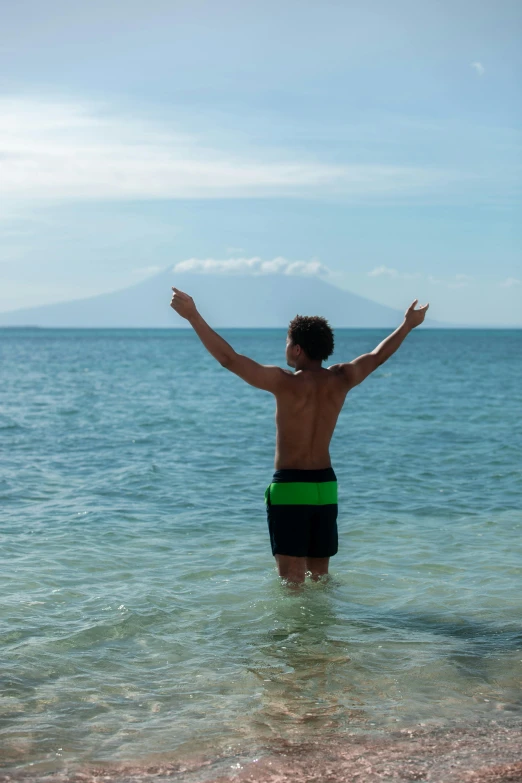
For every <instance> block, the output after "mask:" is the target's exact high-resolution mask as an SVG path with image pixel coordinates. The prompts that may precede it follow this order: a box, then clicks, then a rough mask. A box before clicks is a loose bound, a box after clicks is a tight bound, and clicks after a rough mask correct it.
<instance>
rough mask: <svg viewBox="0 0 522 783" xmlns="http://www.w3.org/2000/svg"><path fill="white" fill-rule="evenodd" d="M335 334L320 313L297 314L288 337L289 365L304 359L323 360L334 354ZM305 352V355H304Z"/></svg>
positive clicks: (294, 364) (287, 357)
mask: <svg viewBox="0 0 522 783" xmlns="http://www.w3.org/2000/svg"><path fill="white" fill-rule="evenodd" d="M333 350H334V335H333V331H332V329H331V327H330V324H329V323H328V321H327V320H326V318H321V316H320V315H296V317H295V318H294V319H293V320H292V321H290V325H289V327H288V335H287V339H286V361H287V364H288V366H289V367H296V366H297V363H299V364H302V363H303V360H305V363H306V360H308V361H312V362H319V363H320V362H323V361H325V359H328V357H329V356H331V355H332V353H333ZM303 354H304V355H303Z"/></svg>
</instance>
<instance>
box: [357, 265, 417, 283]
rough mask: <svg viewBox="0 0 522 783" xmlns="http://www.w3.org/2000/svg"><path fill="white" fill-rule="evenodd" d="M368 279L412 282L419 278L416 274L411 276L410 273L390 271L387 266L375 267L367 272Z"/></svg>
mask: <svg viewBox="0 0 522 783" xmlns="http://www.w3.org/2000/svg"><path fill="white" fill-rule="evenodd" d="M368 276H369V277H394V278H397V279H400V280H414V279H416V278H419V277H420V274H419V273H418V272H416V273H414V274H411V273H410V272H399V271H398V270H397V269H392V268H391V267H389V266H377V267H375V269H372V271H371V272H368Z"/></svg>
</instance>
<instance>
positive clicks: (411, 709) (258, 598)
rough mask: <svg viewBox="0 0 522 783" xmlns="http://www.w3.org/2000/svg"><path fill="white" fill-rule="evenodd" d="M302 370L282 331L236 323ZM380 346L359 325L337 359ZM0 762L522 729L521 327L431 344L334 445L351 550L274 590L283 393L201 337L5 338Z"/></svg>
mask: <svg viewBox="0 0 522 783" xmlns="http://www.w3.org/2000/svg"><path fill="white" fill-rule="evenodd" d="M223 334H224V336H225V337H226V338H227V339H229V340H230V342H231V343H232V344H233V346H234V347H235V348H236V349H237V350H238V351H240V352H243V353H247V354H248V355H251V356H252V357H253V358H255V359H257V360H259V361H261V362H264V363H275V364H281V365H283V363H284V338H285V335H284V331H283V330H273V331H272V330H267V331H251V332H241V331H235V330H231V331H227V332H223ZM385 334H386V333H385V332H382V331H380V330H375V331H373V330H361V331H355V330H339V331H338V332H337V333H336V345H337V348H336V353H335V355H334V356H333V357H332V359H331V361H332V363H334V362H336V361H342V360H349V359H351V358H353V357H354V356H356V355H358V354H360V353H362V352H364V351H367V350H371V348H373V347H374V346H375V345H376V344H377V343H378V342H379V341H380V340H381V339H382V338H383V337H384V336H385ZM0 343H1V361H2V384H1V387H0V405H1V408H0V412H1V413H0V441H1V446H2V471H1V476H0V503H1V543H2V549H1V551H2V568H1V574H0V585H1V591H2V596H3V599H4V600H3V602H2V608H1V615H0V638H1V643H2V651H3V663H2V667H1V670H0V676H1V700H0V721H1V723H0V731H1V733H0V742H1V745H2V748H3V764H4V766H5V767H9V766H11V765H12V766H15V767H17V769H18V770H20V771H29V770H31V769H32V770H40V771H42V772H45V771H54V770H60V768H64V766H67V765H69V766H70V765H71V764H72V763H90V762H92V761H97V762H113V763H114V762H121V761H131V760H139V759H142V758H150V757H151V756H154V755H155V754H159V755H160V756H161V757H162V758H178V759H179V758H184V757H189V756H193V755H194V754H196V755H197V754H198V753H204V754H205V755H206V757H207V758H212V756H214V757H215V758H216V759H217V758H218V757H221V756H223V755H224V756H227V754H228V755H229V756H231V757H232V756H234V755H236V756H240V755H241V754H244V753H246V754H247V755H248V754H249V755H250V756H252V755H255V753H256V752H258V751H259V752H261V750H262V749H263V748H264V747H266V746H267V743H268V744H269V743H270V742H272V741H273V740H275V739H277V740H280V739H283V740H287V741H290V742H306V741H308V740H309V739H311V738H313V737H316V736H317V734H318V732H319V733H320V734H321V736H322V737H327V736H332V737H333V736H335V737H342V736H344V735H346V734H347V733H350V732H352V733H353V732H356V733H357V732H367V731H372V732H374V731H377V732H379V731H382V732H387V731H388V732H389V731H391V730H400V728H401V727H402V726H412V725H418V726H419V727H420V726H424V727H428V728H429V727H445V726H449V725H451V724H452V722H454V721H458V722H461V723H462V722H464V723H465V722H466V721H468V722H473V721H477V720H478V721H482V720H484V721H489V720H491V719H494V720H496V721H499V720H500V721H501V720H502V719H503V718H504V717H505V718H506V719H510V720H511V719H515V718H518V717H520V716H522V688H521V683H522V629H521V616H522V612H521V599H520V594H521V587H522V579H521V572H520V562H521V554H522V539H521V535H520V533H521V529H522V512H521V508H522V477H521V472H520V465H521V464H522V425H521V421H522V418H521V417H520V402H521V384H520V366H519V365H518V366H517V364H516V363H515V361H514V357H516V356H520V349H521V347H522V331H465V330H462V331H430V330H424V331H422V330H420V331H416V332H414V333H412V334H411V335H410V336H409V337H408V339H407V341H406V342H405V343H404V345H403V346H402V347H401V349H400V351H399V352H398V353H397V354H395V355H394V356H393V357H392V358H391V359H390V360H389V361H388V362H387V363H386V364H385V365H383V366H382V367H381V368H380V370H378V371H377V372H376V373H374V375H373V376H372V377H370V378H369V379H368V380H367V381H365V383H363V384H362V385H361V386H360V387H358V388H357V389H355V390H353V391H352V392H351V393H350V395H349V396H348V399H347V403H346V405H345V408H344V410H343V412H342V414H341V417H340V420H339V424H338V428H337V432H336V434H335V436H334V440H333V442H332V449H331V454H332V463H333V466H334V468H335V471H336V473H337V477H338V480H339V504H340V510H339V531H340V536H339V541H340V551H339V554H338V555H337V556H336V557H335V558H333V559H332V563H331V572H332V576H331V579H330V581H329V582H327V583H325V584H307V585H306V586H305V588H304V589H302V590H300V591H292V590H289V589H288V588H287V587H285V586H284V585H281V584H280V583H279V580H278V578H277V575H276V573H275V570H274V567H273V561H272V557H271V554H270V547H269V539H268V531H267V526H266V516H265V509H264V505H263V493H264V489H265V487H266V486H267V484H268V483H269V482H270V477H271V474H272V472H273V467H272V465H273V447H274V421H273V399H272V397H271V396H270V395H269V394H267V393H266V392H262V391H259V390H256V389H253V388H252V387H250V386H248V385H246V384H245V383H244V382H242V381H241V380H239V379H238V378H236V377H235V376H233V375H231V374H229V373H228V372H227V371H226V370H224V369H223V368H221V367H220V366H219V365H218V364H217V363H215V362H214V360H212V358H211V357H209V356H208V355H207V354H206V353H205V351H204V349H203V348H202V347H201V346H200V344H199V342H198V341H197V338H195V337H194V335H193V334H191V333H188V332H183V331H174V330H173V331H101V330H100V331H97V330H93V331H74V330H71V331H66V330H63V331H62V330H2V331H1V332H0Z"/></svg>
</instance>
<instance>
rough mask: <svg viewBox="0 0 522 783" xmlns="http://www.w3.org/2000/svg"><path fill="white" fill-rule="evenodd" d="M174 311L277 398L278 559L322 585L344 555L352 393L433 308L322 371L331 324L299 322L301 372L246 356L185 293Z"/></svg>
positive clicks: (290, 351) (271, 505)
mask: <svg viewBox="0 0 522 783" xmlns="http://www.w3.org/2000/svg"><path fill="white" fill-rule="evenodd" d="M172 290H173V291H174V293H173V295H172V300H171V303H170V305H171V307H172V308H173V309H174V310H175V311H176V312H177V313H179V315H181V316H182V317H183V318H186V319H187V321H188V322H189V323H190V324H191V326H192V328H193V329H194V331H195V332H196V334H197V335H198V337H199V339H200V340H201V342H202V343H203V345H204V346H205V348H206V349H207V350H208V351H209V352H210V353H211V354H212V356H213V357H214V358H215V359H217V361H218V362H219V363H220V364H221V365H222V366H223V367H226V369H227V370H230V371H231V372H233V373H235V374H236V375H239V377H240V378H243V380H244V381H246V382H247V383H249V384H250V385H251V386H255V387H257V388H258V389H264V390H265V391H269V392H271V393H272V394H273V395H274V396H275V398H276V427H277V438H276V453H275V463H274V468H275V473H274V476H273V478H272V482H271V484H270V486H269V487H267V489H266V491H265V503H266V506H267V516H268V528H269V532H270V542H271V545H272V554H273V555H274V556H275V558H276V562H277V566H278V570H279V575H280V576H281V577H283V578H285V579H287V580H288V581H289V582H293V583H294V582H295V583H301V582H304V580H305V575H306V573H307V572H309V573H310V574H311V577H312V579H314V580H317V579H319V578H320V577H321V576H324V575H325V574H327V573H328V563H329V559H330V557H332V555H335V554H336V553H337V478H336V476H335V473H334V471H333V468H332V463H331V461H330V453H329V447H330V440H331V438H332V435H333V431H334V429H335V425H336V423H337V418H338V416H339V413H340V411H341V408H342V407H343V404H344V401H345V398H346V395H347V394H348V392H349V391H350V389H353V387H354V386H357V385H358V384H359V383H361V382H362V381H364V379H365V378H367V377H368V375H370V373H371V372H373V371H374V370H375V369H377V367H379V366H380V365H381V364H382V363H383V362H385V361H386V360H387V359H388V358H389V357H390V356H391V355H392V354H393V353H395V351H396V350H397V349H398V347H399V346H400V345H401V343H402V341H403V340H404V338H405V337H406V335H407V334H408V333H409V332H410V331H411V330H412V329H413V328H415V327H416V326H418V325H419V324H421V323H422V322H423V320H424V316H425V314H426V310H427V309H428V306H429V305H428V304H425V305H424V306H422V307H419V309H418V310H416V309H415V305H416V304H417V302H418V300H417V299H415V301H414V302H412V304H411V305H410V307H409V308H408V309H407V310H406V313H405V316H404V320H403V322H402V324H401V325H400V326H399V327H398V328H397V329H396V330H395V331H394V332H392V334H390V335H389V336H388V337H387V338H386V339H385V340H383V341H382V342H381V343H380V344H379V345H378V346H377V347H376V348H374V350H373V351H371V353H365V354H363V355H362V356H359V357H358V358H357V359H354V360H353V361H351V362H346V363H343V364H333V365H332V366H331V367H328V368H325V367H322V366H321V365H322V362H323V361H325V360H326V359H327V358H328V357H329V356H331V354H332V353H333V349H334V336H333V332H332V330H331V328H330V326H329V324H328V322H327V321H326V320H325V319H324V318H321V317H319V316H300V315H298V316H296V317H295V318H294V319H293V321H291V322H290V326H289V329H288V335H287V339H286V361H287V364H288V366H289V367H293V368H294V369H295V372H291V371H290V370H283V369H282V368H281V367H276V366H274V365H262V364H258V363H257V362H255V361H253V360H252V359H249V358H248V356H242V355H241V354H238V353H236V351H235V350H234V349H233V348H232V346H231V345H229V344H228V343H227V342H226V340H224V339H223V338H222V337H220V336H219V335H218V334H217V333H216V332H215V331H214V330H213V329H211V328H210V326H209V325H208V324H207V323H206V322H205V321H204V320H203V318H202V317H201V315H200V314H199V313H198V311H197V309H196V306H195V304H194V301H193V299H192V298H191V297H190V296H189V295H188V294H185V293H183V291H180V290H179V289H177V288H174V287H173V288H172Z"/></svg>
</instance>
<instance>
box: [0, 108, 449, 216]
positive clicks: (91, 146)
mask: <svg viewBox="0 0 522 783" xmlns="http://www.w3.org/2000/svg"><path fill="white" fill-rule="evenodd" d="M0 150H1V153H2V155H1V158H0V196H4V197H5V198H6V199H10V200H11V201H14V200H16V199H18V200H19V201H34V200H42V199H46V200H67V199H136V198H142V199H171V198H184V199H190V198H225V197H254V196H268V195H279V196H281V195H283V196H296V195H299V196H303V195H310V194H312V193H313V194H314V195H317V194H318V193H321V192H324V193H332V192H334V193H339V194H343V195H348V196H354V197H357V198H363V197H379V196H389V195H395V194H408V193H419V192H422V191H426V190H433V189H436V188H439V187H440V186H441V185H445V184H447V183H448V182H450V181H453V180H455V179H456V176H457V175H456V174H455V173H452V172H448V171H445V170H443V169H441V168H436V167H427V168H422V167H415V166H392V165H376V164H368V165H354V166H351V165H330V164H324V163H320V162H316V161H313V160H301V161H299V160H296V159H295V156H294V155H293V154H291V153H289V154H288V159H286V160H285V159H281V153H280V152H278V153H275V152H274V153H269V152H267V151H266V148H262V149H260V150H259V151H255V152H254V153H252V152H250V153H248V155H247V154H246V153H245V154H241V152H239V151H236V148H235V147H233V146H232V142H231V148H230V149H227V150H217V149H212V148H210V147H208V146H205V144H204V142H202V141H201V137H198V138H196V137H193V136H189V135H187V134H183V133H180V132H179V131H178V130H173V129H172V128H170V127H168V126H163V125H158V124H155V123H152V122H150V121H146V120H142V119H141V118H140V117H136V116H133V117H128V116H122V115H119V116H118V115H115V114H111V113H109V112H107V110H106V109H105V108H104V107H101V106H97V105H93V104H85V103H81V102H78V103H72V102H65V101H62V102H57V101H55V102H50V101H45V100H40V99H36V98H35V99H32V98H24V99H12V98H2V99H0ZM268 155H271V157H268Z"/></svg>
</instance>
